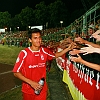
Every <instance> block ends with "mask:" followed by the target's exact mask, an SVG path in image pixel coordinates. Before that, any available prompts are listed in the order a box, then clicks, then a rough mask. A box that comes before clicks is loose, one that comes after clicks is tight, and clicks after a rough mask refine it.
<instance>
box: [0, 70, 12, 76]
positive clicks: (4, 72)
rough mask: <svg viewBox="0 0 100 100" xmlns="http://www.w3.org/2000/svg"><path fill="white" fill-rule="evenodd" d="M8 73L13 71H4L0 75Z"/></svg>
mask: <svg viewBox="0 0 100 100" xmlns="http://www.w3.org/2000/svg"><path fill="white" fill-rule="evenodd" d="M8 73H12V71H7V72H3V73H0V75H4V74H8Z"/></svg>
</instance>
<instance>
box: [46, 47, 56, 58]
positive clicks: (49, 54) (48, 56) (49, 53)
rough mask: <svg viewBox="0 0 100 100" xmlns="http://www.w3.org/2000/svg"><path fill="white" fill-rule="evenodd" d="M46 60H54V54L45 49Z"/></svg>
mask: <svg viewBox="0 0 100 100" xmlns="http://www.w3.org/2000/svg"><path fill="white" fill-rule="evenodd" d="M47 58H48V60H52V59H53V58H55V54H54V53H53V51H51V50H50V49H47Z"/></svg>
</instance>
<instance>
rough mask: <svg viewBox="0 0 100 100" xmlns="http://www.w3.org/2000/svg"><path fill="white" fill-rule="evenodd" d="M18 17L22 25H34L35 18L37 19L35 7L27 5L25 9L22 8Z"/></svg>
mask: <svg viewBox="0 0 100 100" xmlns="http://www.w3.org/2000/svg"><path fill="white" fill-rule="evenodd" d="M18 18H20V19H19V20H20V23H21V26H23V27H28V26H30V25H33V23H34V19H35V18H34V13H33V9H32V8H29V7H25V8H24V9H22V11H21V13H20V14H19V17H18Z"/></svg>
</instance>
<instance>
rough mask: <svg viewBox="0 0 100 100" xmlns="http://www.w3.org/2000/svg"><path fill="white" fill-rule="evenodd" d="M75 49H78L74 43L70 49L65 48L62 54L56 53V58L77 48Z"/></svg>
mask: <svg viewBox="0 0 100 100" xmlns="http://www.w3.org/2000/svg"><path fill="white" fill-rule="evenodd" d="M75 47H76V45H75V43H73V42H72V43H71V44H70V45H69V47H68V48H65V49H64V50H62V51H60V52H56V53H55V58H57V57H60V56H62V55H63V54H65V53H66V52H68V51H70V50H72V49H73V48H75Z"/></svg>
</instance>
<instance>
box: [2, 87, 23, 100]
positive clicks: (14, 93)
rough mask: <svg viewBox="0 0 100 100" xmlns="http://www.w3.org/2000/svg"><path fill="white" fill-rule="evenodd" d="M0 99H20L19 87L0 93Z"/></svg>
mask: <svg viewBox="0 0 100 100" xmlns="http://www.w3.org/2000/svg"><path fill="white" fill-rule="evenodd" d="M0 100H22V93H21V87H18V88H15V89H12V90H9V91H7V92H5V93H2V94H1V95H0Z"/></svg>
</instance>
